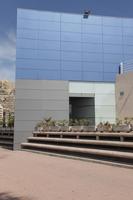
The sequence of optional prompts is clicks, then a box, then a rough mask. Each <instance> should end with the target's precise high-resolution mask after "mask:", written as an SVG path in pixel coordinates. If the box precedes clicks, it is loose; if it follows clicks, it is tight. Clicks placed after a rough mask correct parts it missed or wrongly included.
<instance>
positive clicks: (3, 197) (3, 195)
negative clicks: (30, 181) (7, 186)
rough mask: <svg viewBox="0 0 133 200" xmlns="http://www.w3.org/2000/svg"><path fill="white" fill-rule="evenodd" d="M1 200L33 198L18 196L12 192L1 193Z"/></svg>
mask: <svg viewBox="0 0 133 200" xmlns="http://www.w3.org/2000/svg"><path fill="white" fill-rule="evenodd" d="M0 200H31V198H30V199H29V198H27V197H16V196H14V195H12V194H11V193H5V192H3V193H0Z"/></svg>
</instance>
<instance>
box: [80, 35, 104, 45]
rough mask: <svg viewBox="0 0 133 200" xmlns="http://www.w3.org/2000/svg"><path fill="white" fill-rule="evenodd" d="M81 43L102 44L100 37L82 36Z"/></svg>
mask: <svg viewBox="0 0 133 200" xmlns="http://www.w3.org/2000/svg"><path fill="white" fill-rule="evenodd" d="M82 42H88V43H102V35H95V34H82Z"/></svg>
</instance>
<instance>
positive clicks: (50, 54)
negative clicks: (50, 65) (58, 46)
mask: <svg viewBox="0 0 133 200" xmlns="http://www.w3.org/2000/svg"><path fill="white" fill-rule="evenodd" d="M37 58H38V59H49V60H50V59H51V60H60V51H53V50H51V51H47V50H43V51H42V50H38V51H37Z"/></svg>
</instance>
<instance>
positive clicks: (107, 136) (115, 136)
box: [33, 132, 133, 141]
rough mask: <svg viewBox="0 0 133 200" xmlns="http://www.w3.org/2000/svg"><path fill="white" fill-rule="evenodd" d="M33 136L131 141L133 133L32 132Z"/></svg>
mask: <svg viewBox="0 0 133 200" xmlns="http://www.w3.org/2000/svg"><path fill="white" fill-rule="evenodd" d="M33 136H34V137H52V138H53V137H54V138H75V139H96V140H117V141H124V140H125V141H133V133H100V132H88V133H86V132H41V133H40V132H34V133H33Z"/></svg>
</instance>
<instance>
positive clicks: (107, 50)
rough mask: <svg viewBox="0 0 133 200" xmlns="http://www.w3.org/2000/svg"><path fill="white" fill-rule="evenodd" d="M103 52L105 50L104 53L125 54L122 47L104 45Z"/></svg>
mask: <svg viewBox="0 0 133 200" xmlns="http://www.w3.org/2000/svg"><path fill="white" fill-rule="evenodd" d="M103 50H104V53H118V54H122V52H123V48H122V45H112V44H104V45H103Z"/></svg>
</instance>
